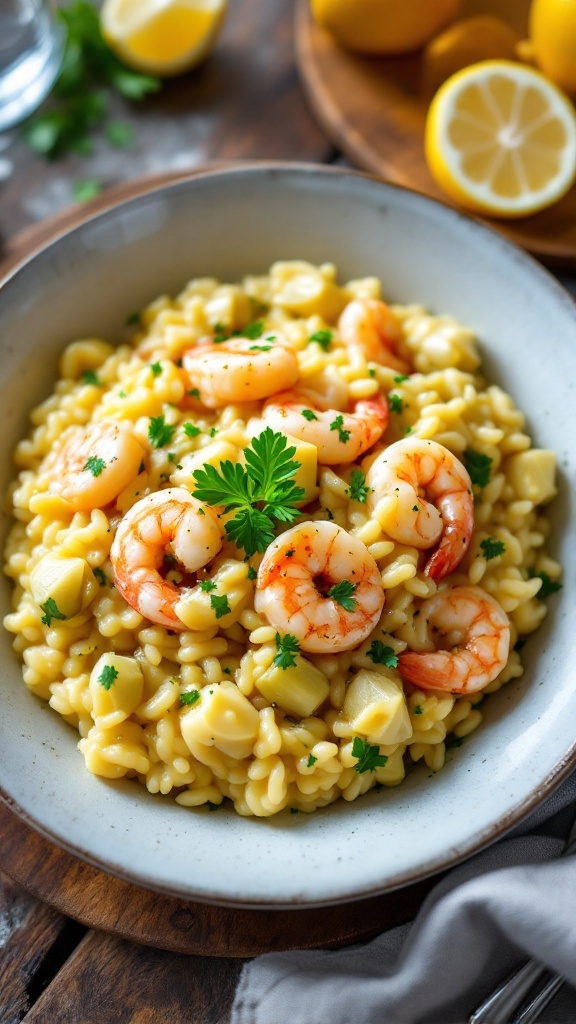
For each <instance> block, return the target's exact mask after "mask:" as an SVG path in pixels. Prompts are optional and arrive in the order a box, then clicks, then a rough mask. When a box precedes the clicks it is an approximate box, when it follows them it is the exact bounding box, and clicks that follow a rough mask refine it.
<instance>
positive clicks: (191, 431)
mask: <svg viewBox="0 0 576 1024" xmlns="http://www.w3.org/2000/svg"><path fill="white" fill-rule="evenodd" d="M182 430H183V431H184V433H185V434H186V437H190V438H192V437H198V434H201V433H202V431H201V430H200V427H197V426H196V424H195V423H183V424H182Z"/></svg>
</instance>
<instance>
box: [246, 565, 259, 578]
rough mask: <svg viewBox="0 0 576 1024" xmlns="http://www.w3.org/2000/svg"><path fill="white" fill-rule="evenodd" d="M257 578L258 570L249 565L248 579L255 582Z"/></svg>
mask: <svg viewBox="0 0 576 1024" xmlns="http://www.w3.org/2000/svg"><path fill="white" fill-rule="evenodd" d="M257 576H258V573H257V572H256V569H255V568H254V566H253V565H249V566H248V579H249V580H255V579H256V577H257Z"/></svg>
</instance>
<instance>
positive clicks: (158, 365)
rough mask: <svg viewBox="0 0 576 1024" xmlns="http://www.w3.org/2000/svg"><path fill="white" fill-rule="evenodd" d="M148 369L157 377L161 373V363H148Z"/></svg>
mask: <svg viewBox="0 0 576 1024" xmlns="http://www.w3.org/2000/svg"><path fill="white" fill-rule="evenodd" d="M150 369H151V370H152V373H153V375H154V376H155V377H159V376H160V374H161V373H162V363H150Z"/></svg>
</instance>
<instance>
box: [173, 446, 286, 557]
mask: <svg viewBox="0 0 576 1024" xmlns="http://www.w3.org/2000/svg"><path fill="white" fill-rule="evenodd" d="M295 454H296V449H295V448H294V447H289V446H288V442H287V440H286V437H285V436H284V434H281V433H275V432H274V431H273V430H271V428H270V427H267V428H266V430H264V431H263V432H262V433H261V434H260V435H258V436H257V437H254V438H253V439H252V443H251V445H250V447H248V448H245V449H244V458H245V461H246V465H245V466H242V465H241V464H240V463H238V462H235V463H232V462H229V461H227V460H226V461H224V462H221V463H220V465H219V467H218V469H216V467H215V466H211V465H210V464H209V463H206V464H205V465H204V466H203V467H202V468H201V469H198V470H196V472H195V473H194V483H195V485H196V489H195V490H194V491H193V492H192V493H193V496H194V497H195V498H198V500H199V501H204V502H206V503H207V504H208V505H224V506H225V507H224V511H225V513H228V512H231V511H233V510H236V515H235V516H234V518H233V519H229V520H228V521H227V523H226V527H225V529H226V535H227V537H228V538H229V540H232V541H233V542H234V543H235V544H236V545H237V546H238V547H242V548H244V550H245V552H246V554H247V555H248V557H250V556H251V555H253V554H255V552H256V551H265V550H266V548H267V547H268V545H269V544H270V543H271V542H272V540H273V539H274V520H277V521H278V522H283V523H291V522H294V520H295V519H296V517H297V516H298V515H299V510H298V509H297V508H295V502H297V501H300V499H301V498H303V497H304V490H303V488H302V487H296V486H295V484H294V480H293V478H294V475H295V473H296V471H297V470H298V469H299V468H300V463H299V462H296V461H295V460H294V459H293V455H295ZM260 505H261V506H262V507H259V506H260Z"/></svg>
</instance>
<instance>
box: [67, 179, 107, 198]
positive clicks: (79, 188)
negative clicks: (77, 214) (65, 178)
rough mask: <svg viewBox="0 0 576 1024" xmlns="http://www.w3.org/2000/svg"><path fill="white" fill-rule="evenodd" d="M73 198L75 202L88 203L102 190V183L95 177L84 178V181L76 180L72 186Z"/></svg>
mask: <svg viewBox="0 0 576 1024" xmlns="http://www.w3.org/2000/svg"><path fill="white" fill-rule="evenodd" d="M73 191H74V199H75V200H76V202H77V203H89V202H90V200H91V199H95V197H96V196H99V195H100V193H101V191H102V185H101V184H100V182H99V181H97V180H96V178H86V179H85V181H76V182H74V186H73Z"/></svg>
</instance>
